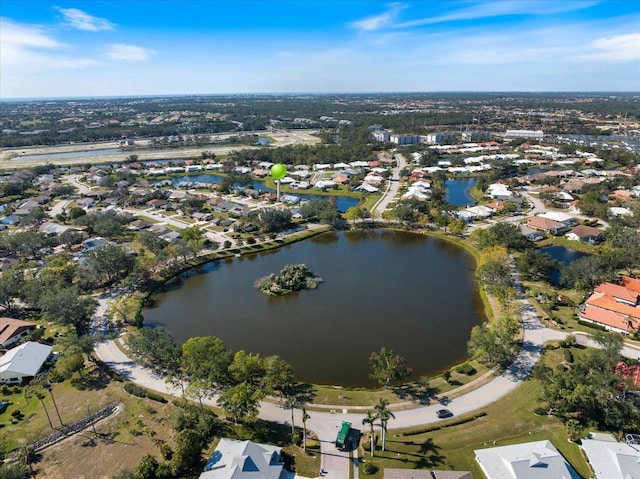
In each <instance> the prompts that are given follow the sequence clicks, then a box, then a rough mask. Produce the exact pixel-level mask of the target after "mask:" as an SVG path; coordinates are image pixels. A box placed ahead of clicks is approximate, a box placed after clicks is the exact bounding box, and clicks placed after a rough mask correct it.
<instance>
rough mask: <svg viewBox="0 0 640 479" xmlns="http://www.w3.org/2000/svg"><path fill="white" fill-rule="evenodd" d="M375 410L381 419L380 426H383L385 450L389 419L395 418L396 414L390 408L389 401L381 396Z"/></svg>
mask: <svg viewBox="0 0 640 479" xmlns="http://www.w3.org/2000/svg"><path fill="white" fill-rule="evenodd" d="M375 410H376V414H377V416H378V418H379V419H380V426H382V450H383V451H384V445H385V441H386V439H387V424H388V422H389V419H391V418H393V419H395V418H396V416H395V415H394V414H393V413H392V412H391V410H390V409H389V401H387V400H386V399H384V398H380V401H379V402H378V404H376V405H375Z"/></svg>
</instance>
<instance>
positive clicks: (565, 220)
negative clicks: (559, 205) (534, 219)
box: [538, 211, 578, 228]
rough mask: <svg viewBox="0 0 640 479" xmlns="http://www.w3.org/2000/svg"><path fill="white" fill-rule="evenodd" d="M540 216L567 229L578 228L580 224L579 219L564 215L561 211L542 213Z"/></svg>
mask: <svg viewBox="0 0 640 479" xmlns="http://www.w3.org/2000/svg"><path fill="white" fill-rule="evenodd" d="M538 216H540V217H541V218H546V219H548V220H552V221H557V222H558V223H562V225H563V226H565V227H566V228H571V227H572V226H576V225H577V224H578V220H577V218H574V217H573V216H571V215H568V214H566V213H562V212H560V211H547V212H545V213H540V214H539V215H538Z"/></svg>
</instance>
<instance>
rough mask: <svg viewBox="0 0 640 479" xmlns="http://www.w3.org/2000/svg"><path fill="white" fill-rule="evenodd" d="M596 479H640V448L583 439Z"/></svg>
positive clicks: (611, 441) (609, 441)
mask: <svg viewBox="0 0 640 479" xmlns="http://www.w3.org/2000/svg"><path fill="white" fill-rule="evenodd" d="M581 442H582V444H581V447H582V449H583V450H584V452H585V454H586V455H587V459H589V463H590V464H591V467H592V468H593V470H594V471H595V473H596V475H595V477H596V479H640V448H638V446H637V445H636V446H635V447H634V446H631V445H629V444H624V443H620V442H616V440H615V439H614V438H613V436H612V437H611V439H609V440H604V441H602V440H595V439H583V440H582V441H581Z"/></svg>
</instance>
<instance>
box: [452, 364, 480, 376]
mask: <svg viewBox="0 0 640 479" xmlns="http://www.w3.org/2000/svg"><path fill="white" fill-rule="evenodd" d="M456 372H458V373H460V374H466V375H467V376H473V375H474V374H475V373H477V372H478V371H477V370H476V368H474V367H473V366H472V365H471V364H469V363H464V364H461V365H460V366H458V367H457V368H456Z"/></svg>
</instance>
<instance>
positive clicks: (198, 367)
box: [182, 336, 232, 388]
mask: <svg viewBox="0 0 640 479" xmlns="http://www.w3.org/2000/svg"><path fill="white" fill-rule="evenodd" d="M231 361H232V356H231V351H228V350H227V349H226V348H225V346H224V342H223V341H222V340H221V339H220V338H216V337H215V336H200V337H193V338H189V339H188V340H187V341H186V342H185V343H184V344H183V345H182V367H183V369H184V372H185V373H186V374H187V375H189V376H191V377H192V378H194V379H200V380H202V381H203V382H205V383H207V384H209V387H210V388H215V387H221V386H224V385H226V384H229V366H230V365H231Z"/></svg>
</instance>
